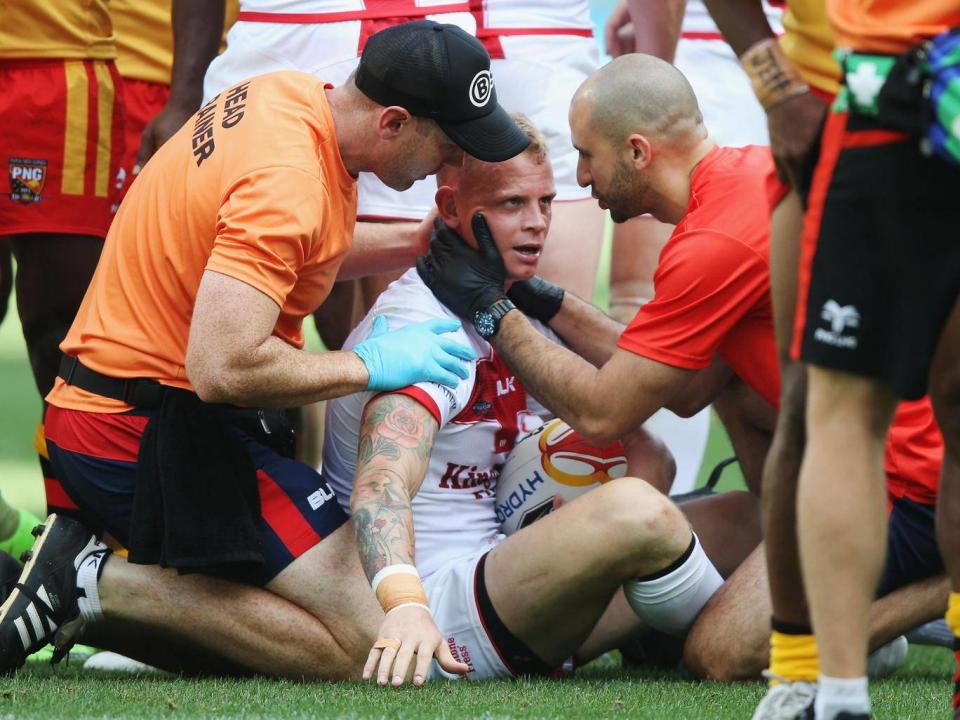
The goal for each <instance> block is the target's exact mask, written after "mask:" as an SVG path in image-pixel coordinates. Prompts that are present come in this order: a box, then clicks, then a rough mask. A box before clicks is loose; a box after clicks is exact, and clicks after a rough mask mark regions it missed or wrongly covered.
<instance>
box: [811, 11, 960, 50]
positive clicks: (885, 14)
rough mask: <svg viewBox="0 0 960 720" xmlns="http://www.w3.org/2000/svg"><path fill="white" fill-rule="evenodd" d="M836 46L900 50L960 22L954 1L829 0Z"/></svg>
mask: <svg viewBox="0 0 960 720" xmlns="http://www.w3.org/2000/svg"><path fill="white" fill-rule="evenodd" d="M827 12H828V14H829V15H830V22H831V23H832V25H833V30H834V35H835V36H836V41H837V47H838V48H843V49H848V50H858V51H860V52H867V53H902V52H905V51H906V50H909V49H910V48H912V47H914V46H915V45H919V44H920V43H922V42H923V41H924V40H928V39H929V38H932V37H934V36H935V35H939V34H940V33H943V32H946V31H947V30H949V29H950V28H952V27H956V26H957V25H960V4H958V3H957V1H956V0H828V4H827Z"/></svg>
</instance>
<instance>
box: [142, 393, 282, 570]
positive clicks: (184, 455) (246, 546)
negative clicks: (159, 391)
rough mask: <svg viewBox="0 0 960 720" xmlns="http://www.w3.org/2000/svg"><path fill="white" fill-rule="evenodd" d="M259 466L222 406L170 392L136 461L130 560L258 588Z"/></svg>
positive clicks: (146, 432) (261, 564)
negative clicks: (212, 576) (249, 453)
mask: <svg viewBox="0 0 960 720" xmlns="http://www.w3.org/2000/svg"><path fill="white" fill-rule="evenodd" d="M259 521H260V494H259V490H258V487H257V476H256V468H255V467H254V466H253V462H252V461H251V460H250V456H249V455H248V453H247V451H246V450H245V449H244V447H243V445H242V441H241V436H240V435H239V431H237V430H236V429H235V428H233V427H232V424H231V423H230V422H229V412H228V411H227V410H226V409H225V408H223V407H222V406H217V405H212V404H208V403H204V402H202V401H201V400H200V398H198V397H197V396H196V395H195V394H194V393H191V392H188V391H186V390H177V389H173V388H167V389H166V392H165V393H164V397H163V402H162V404H161V406H160V409H159V410H158V411H157V413H156V414H155V415H154V416H153V417H152V418H151V419H150V421H149V422H148V423H147V426H146V429H145V430H144V433H143V437H142V439H141V441H140V452H139V455H138V457H137V486H136V491H135V493H134V500H133V512H132V514H131V518H130V547H129V551H130V555H129V560H130V562H134V563H142V564H151V565H154V564H158V565H161V566H162V567H172V568H176V569H177V570H178V571H179V572H180V573H194V572H202V573H205V574H209V575H218V576H221V577H228V578H231V579H235V580H240V581H242V582H250V583H258V582H261V581H262V576H263V572H264V560H263V550H262V547H261V539H260V531H259Z"/></svg>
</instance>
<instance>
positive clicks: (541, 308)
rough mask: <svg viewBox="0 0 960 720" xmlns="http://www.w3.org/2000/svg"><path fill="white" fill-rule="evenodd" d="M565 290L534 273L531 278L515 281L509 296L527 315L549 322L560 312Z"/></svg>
mask: <svg viewBox="0 0 960 720" xmlns="http://www.w3.org/2000/svg"><path fill="white" fill-rule="evenodd" d="M563 293H564V290H563V288H562V287H560V286H559V285H554V284H553V283H550V282H547V281H546V280H544V279H543V278H542V277H540V276H539V275H534V276H533V277H532V278H530V279H529V280H522V281H520V282H515V283H514V284H513V285H512V286H511V288H510V292H508V293H507V297H509V298H510V299H511V300H513V304H514V305H516V306H517V309H518V310H520V311H521V312H522V313H523V314H524V315H526V316H527V317H532V318H536V319H537V320H539V321H540V322H542V323H548V322H550V321H551V320H553V316H554V315H556V314H557V313H558V312H560V306H561V305H563Z"/></svg>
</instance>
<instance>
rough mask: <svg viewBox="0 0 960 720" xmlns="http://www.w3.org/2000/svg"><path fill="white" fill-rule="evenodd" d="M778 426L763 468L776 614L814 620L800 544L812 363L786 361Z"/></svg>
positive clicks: (799, 622) (794, 620)
mask: <svg viewBox="0 0 960 720" xmlns="http://www.w3.org/2000/svg"><path fill="white" fill-rule="evenodd" d="M782 367H783V372H782V373H781V376H782V381H783V391H782V394H781V401H780V402H781V405H780V413H779V414H778V416H777V429H776V432H775V434H774V438H773V444H772V445H771V446H770V452H769V453H768V454H767V461H766V463H765V464H764V468H763V531H764V535H763V536H764V538H765V539H766V541H767V542H766V543H765V547H766V556H767V569H768V572H769V580H770V595H771V598H772V600H773V615H774V617H776V618H777V619H778V620H780V621H782V622H787V623H792V624H795V625H807V624H809V622H810V620H809V614H808V610H807V601H806V593H805V590H804V584H803V573H802V572H801V570H800V553H799V546H798V544H797V500H796V497H797V484H798V481H799V479H800V463H801V461H802V460H803V449H804V445H805V443H806V432H805V429H804V428H805V425H804V414H805V411H806V403H805V398H806V368H804V367H803V366H802V365H800V364H798V363H792V362H791V363H785V364H784V365H783V366H782Z"/></svg>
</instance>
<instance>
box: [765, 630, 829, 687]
mask: <svg viewBox="0 0 960 720" xmlns="http://www.w3.org/2000/svg"><path fill="white" fill-rule="evenodd" d="M770 674H771V675H773V676H774V677H775V678H776V679H774V678H771V679H770V685H771V686H773V685H776V684H778V682H779V681H780V679H783V680H789V681H790V682H794V681H797V680H803V681H806V682H816V681H817V677H818V676H819V675H820V659H819V657H818V655H817V640H816V638H815V637H814V636H813V635H812V634H809V635H807V634H804V635H794V634H788V633H782V632H777V631H776V630H774V631H773V632H772V633H770Z"/></svg>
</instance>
